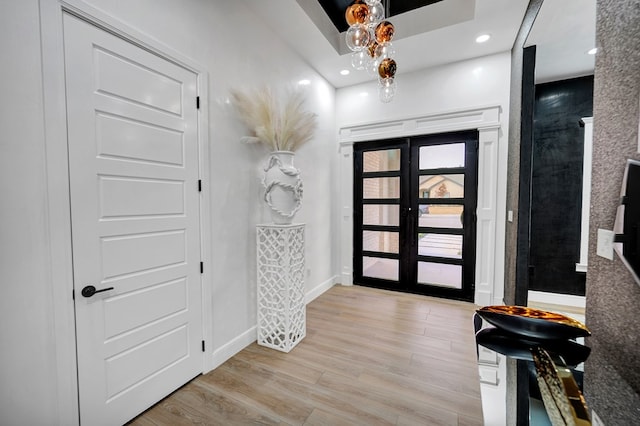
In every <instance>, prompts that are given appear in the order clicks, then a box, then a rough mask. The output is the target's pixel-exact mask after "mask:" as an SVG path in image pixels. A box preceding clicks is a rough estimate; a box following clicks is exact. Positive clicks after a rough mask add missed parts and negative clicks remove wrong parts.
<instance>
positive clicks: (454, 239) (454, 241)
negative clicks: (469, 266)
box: [418, 233, 462, 259]
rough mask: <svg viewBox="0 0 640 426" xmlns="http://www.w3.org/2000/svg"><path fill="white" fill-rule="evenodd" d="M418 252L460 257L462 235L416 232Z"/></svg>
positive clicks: (451, 257) (428, 254)
mask: <svg viewBox="0 0 640 426" xmlns="http://www.w3.org/2000/svg"><path fill="white" fill-rule="evenodd" d="M418 254H419V255H420V256H437V257H448V258H450V259H462V235H449V234H433V233H423V234H418Z"/></svg>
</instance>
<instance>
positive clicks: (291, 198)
mask: <svg viewBox="0 0 640 426" xmlns="http://www.w3.org/2000/svg"><path fill="white" fill-rule="evenodd" d="M293 159H294V153H293V152H291V151H274V152H272V153H271V154H270V155H269V160H268V162H267V164H266V166H265V168H264V178H263V181H262V184H263V185H264V188H265V192H264V201H265V202H266V203H267V205H268V206H269V208H270V209H271V218H272V220H273V223H275V224H277V225H288V224H290V223H291V222H293V218H294V216H295V215H296V213H297V212H298V210H300V207H301V205H302V179H300V170H298V169H296V168H295V167H294V165H293Z"/></svg>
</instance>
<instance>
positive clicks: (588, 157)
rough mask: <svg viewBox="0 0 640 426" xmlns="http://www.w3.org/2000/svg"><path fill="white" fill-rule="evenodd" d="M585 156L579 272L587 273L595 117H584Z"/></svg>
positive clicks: (577, 264) (583, 164) (577, 267)
mask: <svg viewBox="0 0 640 426" xmlns="http://www.w3.org/2000/svg"><path fill="white" fill-rule="evenodd" d="M580 123H581V124H582V125H583V126H584V154H583V162H582V219H581V221H580V261H579V262H578V263H576V271H577V272H587V261H588V259H589V214H590V212H591V210H590V209H591V164H592V162H593V161H592V157H593V117H583V118H582V119H581V120H580Z"/></svg>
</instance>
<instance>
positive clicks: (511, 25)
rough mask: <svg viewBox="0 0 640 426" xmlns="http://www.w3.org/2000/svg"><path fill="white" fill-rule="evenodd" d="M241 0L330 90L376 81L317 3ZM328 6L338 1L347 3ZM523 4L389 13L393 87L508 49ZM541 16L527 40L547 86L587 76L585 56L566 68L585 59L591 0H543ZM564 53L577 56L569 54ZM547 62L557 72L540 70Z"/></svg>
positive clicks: (445, 4)
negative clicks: (556, 79)
mask: <svg viewBox="0 0 640 426" xmlns="http://www.w3.org/2000/svg"><path fill="white" fill-rule="evenodd" d="M243 1H244V2H245V3H246V4H247V6H248V7H249V9H251V10H252V11H253V12H254V13H256V14H257V15H258V16H259V18H260V19H261V20H262V21H263V22H265V24H266V25H268V26H269V27H270V28H271V29H272V30H273V31H274V32H275V33H276V34H277V35H279V36H280V37H281V38H282V39H284V40H285V41H286V42H287V43H288V44H289V45H290V46H291V48H293V49H294V50H295V51H296V52H297V53H298V54H299V55H300V56H301V57H303V58H304V59H305V60H306V61H307V62H308V63H309V64H310V65H311V66H312V67H313V68H314V69H315V70H316V71H317V72H318V73H320V74H321V75H322V76H323V77H324V78H325V79H326V80H327V81H329V82H330V83H331V84H332V85H333V86H335V87H337V88H340V87H345V86H350V85H353V84H359V83H363V82H367V81H372V80H374V77H371V76H370V75H368V74H367V72H366V71H356V70H355V69H353V68H352V66H351V54H350V51H349V50H348V49H347V48H346V45H345V43H344V34H343V33H340V32H339V31H338V29H337V28H336V26H335V25H334V24H333V23H332V21H331V19H330V18H329V16H328V15H327V12H326V11H325V9H324V8H323V7H322V5H321V4H320V2H319V0H278V1H264V0H243ZM320 1H324V0H320ZM331 1H334V2H335V3H336V4H338V3H339V2H340V1H342V2H344V1H345V0H331ZM418 1H419V0H418ZM422 1H424V0H422ZM426 3H433V2H428V1H427V2H426ZM528 3H529V1H528V0H443V1H439V2H435V3H433V4H428V5H427V6H423V7H419V8H418V9H415V10H412V11H409V12H405V13H400V14H398V15H395V16H392V17H391V18H389V20H390V21H391V22H392V23H393V24H394V26H395V28H396V35H395V37H394V40H393V44H394V47H395V49H396V55H395V60H396V62H397V64H398V71H397V74H396V78H397V81H398V84H401V78H402V74H404V73H410V72H413V71H417V70H420V69H423V68H429V67H434V66H438V65H443V64H447V63H451V62H457V61H462V60H466V59H471V58H476V57H480V56H485V55H491V54H494V53H499V52H504V51H508V50H510V49H511V47H512V46H513V43H514V40H515V37H516V35H517V33H518V29H519V28H520V24H521V22H522V18H523V16H524V13H525V11H526V8H527V5H528ZM591 3H592V4H593V8H591ZM585 5H586V7H585ZM591 9H592V10H591ZM591 15H593V16H591ZM539 16H540V17H541V18H544V19H541V20H540V22H538V20H536V23H535V25H534V30H533V32H532V34H531V37H530V38H529V40H528V42H530V43H533V42H535V43H540V44H539V45H538V49H537V51H538V52H539V53H540V54H541V55H546V56H542V57H541V58H540V59H539V60H538V66H539V68H540V69H539V70H537V72H538V74H544V75H545V77H544V78H545V79H546V81H551V80H553V75H552V74H558V75H562V76H563V78H566V77H565V76H567V75H569V76H571V74H572V73H575V72H578V74H575V75H585V74H587V73H589V72H588V71H587V72H585V71H584V68H585V67H586V68H588V67H591V70H592V69H593V57H590V58H588V61H591V62H590V63H587V64H586V65H580V71H575V70H569V71H565V68H566V67H568V66H570V65H572V64H576V63H577V62H580V61H578V60H577V59H576V57H577V56H579V55H581V56H586V55H584V52H585V48H584V47H583V45H586V44H589V45H593V44H594V42H593V40H595V0H545V1H544V4H543V7H542V9H541V11H540V15H539ZM565 19H567V20H569V21H570V22H569V23H567V22H565V21H564V20H565ZM484 33H488V34H490V35H491V39H490V40H489V41H487V42H485V43H482V44H478V43H476V42H475V38H476V37H477V36H478V35H480V34H484ZM536 34H537V35H536ZM558 40H561V41H562V43H560V44H561V45H562V49H560V48H558V47H553V48H551V47H550V46H554V45H555V43H556V42H557V41H558ZM576 43H577V44H578V45H579V47H577V48H576V47H575V44H576ZM545 46H547V47H545ZM592 47H593V46H592ZM567 50H572V51H573V52H578V51H579V52H580V53H579V54H578V53H576V54H572V55H568V54H567ZM586 50H588V48H586ZM543 52H544V53H543ZM549 64H551V65H552V67H551V68H555V69H552V70H551V71H549V72H547V71H543V67H547V66H549ZM344 69H348V70H350V74H349V75H347V76H343V75H341V74H340V71H341V70H344Z"/></svg>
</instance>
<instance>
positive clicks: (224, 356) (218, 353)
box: [212, 326, 258, 370]
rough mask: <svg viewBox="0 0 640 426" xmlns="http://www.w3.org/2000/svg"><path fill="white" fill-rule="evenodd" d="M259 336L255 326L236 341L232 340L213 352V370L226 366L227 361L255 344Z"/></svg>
mask: <svg viewBox="0 0 640 426" xmlns="http://www.w3.org/2000/svg"><path fill="white" fill-rule="evenodd" d="M257 336H258V335H257V327H256V326H253V327H251V328H250V329H248V330H247V331H245V332H244V333H242V334H241V335H239V336H238V337H236V338H235V339H233V340H231V341H230V342H229V343H227V344H225V345H223V346H222V347H221V348H219V349H217V350H215V351H214V352H213V368H212V370H213V369H216V368H218V367H219V366H221V365H222V364H224V362H225V361H226V360H228V359H229V358H231V357H232V356H234V355H235V354H237V353H238V352H240V351H241V350H243V349H244V348H246V347H247V346H249V345H250V344H252V343H253V342H255V341H256V339H257V338H258V337H257Z"/></svg>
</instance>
